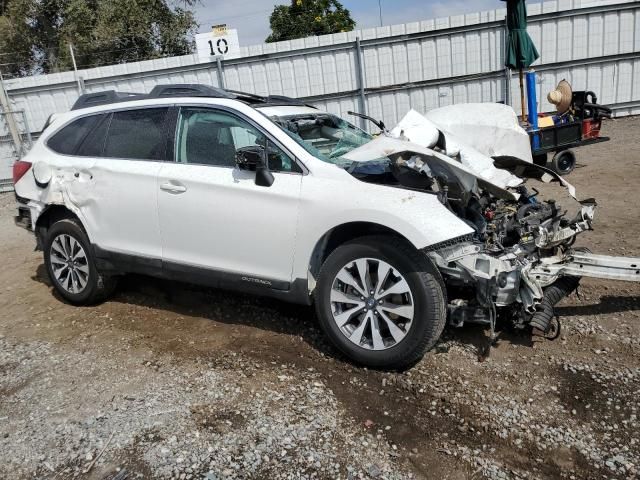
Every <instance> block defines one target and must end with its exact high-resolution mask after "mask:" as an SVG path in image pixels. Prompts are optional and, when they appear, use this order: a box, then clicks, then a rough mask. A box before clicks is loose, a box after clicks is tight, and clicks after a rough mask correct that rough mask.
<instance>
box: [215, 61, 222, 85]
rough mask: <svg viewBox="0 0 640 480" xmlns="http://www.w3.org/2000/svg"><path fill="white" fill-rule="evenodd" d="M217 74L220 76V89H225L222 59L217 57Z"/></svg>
mask: <svg viewBox="0 0 640 480" xmlns="http://www.w3.org/2000/svg"><path fill="white" fill-rule="evenodd" d="M216 73H217V74H218V87H220V88H224V76H223V71H222V59H221V58H220V57H219V56H218V57H216Z"/></svg>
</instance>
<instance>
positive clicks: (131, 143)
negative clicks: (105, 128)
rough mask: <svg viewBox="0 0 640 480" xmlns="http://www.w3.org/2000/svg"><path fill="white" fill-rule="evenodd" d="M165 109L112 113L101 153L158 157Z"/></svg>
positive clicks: (161, 151)
mask: <svg viewBox="0 0 640 480" xmlns="http://www.w3.org/2000/svg"><path fill="white" fill-rule="evenodd" d="M167 111H168V109H167V108H143V109H138V110H126V111H122V112H114V113H113V117H112V118H111V123H110V125H109V133H108V134H107V139H106V141H105V146H104V153H103V155H102V156H104V157H110V158H128V159H133V160H162V159H163V158H164V153H165V148H166V137H165V128H164V127H165V120H166V117H167Z"/></svg>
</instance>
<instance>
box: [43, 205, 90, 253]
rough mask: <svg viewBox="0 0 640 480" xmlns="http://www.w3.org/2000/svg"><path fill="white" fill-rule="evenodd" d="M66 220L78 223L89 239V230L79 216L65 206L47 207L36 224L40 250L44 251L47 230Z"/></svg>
mask: <svg viewBox="0 0 640 480" xmlns="http://www.w3.org/2000/svg"><path fill="white" fill-rule="evenodd" d="M65 218H68V219H72V220H75V221H77V222H78V225H79V226H80V228H82V230H84V232H85V234H86V235H87V237H89V233H88V232H87V229H86V228H85V226H84V225H83V223H82V220H80V218H79V217H78V215H76V214H75V213H74V212H72V211H71V210H69V209H68V208H67V207H66V206H64V205H57V204H55V205H53V204H52V205H47V206H46V207H45V208H44V210H43V211H42V213H41V214H40V215H39V216H38V218H37V220H36V224H35V233H36V238H37V241H38V248H40V249H42V247H44V241H45V238H46V234H47V230H49V228H51V225H53V224H54V223H56V222H57V221H59V220H63V219H65Z"/></svg>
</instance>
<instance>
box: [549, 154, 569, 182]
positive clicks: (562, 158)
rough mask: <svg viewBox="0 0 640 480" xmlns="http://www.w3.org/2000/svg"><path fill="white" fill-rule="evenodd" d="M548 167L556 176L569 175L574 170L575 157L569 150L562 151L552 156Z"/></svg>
mask: <svg viewBox="0 0 640 480" xmlns="http://www.w3.org/2000/svg"><path fill="white" fill-rule="evenodd" d="M549 167H550V168H551V170H553V171H554V172H556V173H557V174H558V175H561V176H564V175H569V174H570V173H571V172H573V169H574V168H576V156H575V154H574V153H573V152H572V151H571V150H562V151H561V152H558V153H556V154H555V155H554V156H553V158H552V159H551V164H550V165H549Z"/></svg>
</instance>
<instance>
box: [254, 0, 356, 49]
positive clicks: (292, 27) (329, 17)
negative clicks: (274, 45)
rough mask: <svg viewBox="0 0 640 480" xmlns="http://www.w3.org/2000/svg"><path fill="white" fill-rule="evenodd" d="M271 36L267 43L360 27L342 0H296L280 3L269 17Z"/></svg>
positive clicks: (347, 30) (346, 30)
mask: <svg viewBox="0 0 640 480" xmlns="http://www.w3.org/2000/svg"><path fill="white" fill-rule="evenodd" d="M269 25H270V26H271V35H269V36H268V37H267V39H266V40H265V41H266V42H280V41H282V40H291V39H294V38H303V37H309V36H312V35H326V34H329V33H338V32H349V31H351V30H353V28H354V27H355V26H356V22H354V21H353V19H352V18H351V13H350V12H349V10H347V9H346V8H344V7H343V6H342V4H341V3H340V2H339V1H338V0H292V1H291V5H277V6H275V7H274V9H273V12H272V13H271V16H270V17H269Z"/></svg>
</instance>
